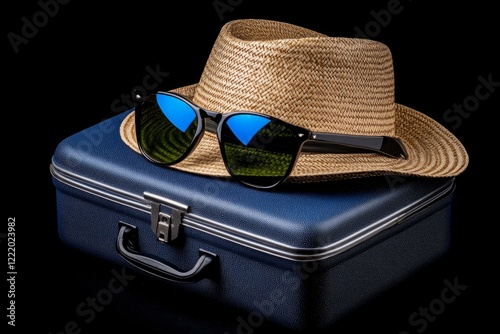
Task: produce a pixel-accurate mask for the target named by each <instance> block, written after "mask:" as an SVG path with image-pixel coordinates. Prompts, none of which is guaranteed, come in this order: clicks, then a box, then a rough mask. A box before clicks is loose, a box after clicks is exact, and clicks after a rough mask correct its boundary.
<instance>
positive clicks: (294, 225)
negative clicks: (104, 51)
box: [50, 112, 455, 332]
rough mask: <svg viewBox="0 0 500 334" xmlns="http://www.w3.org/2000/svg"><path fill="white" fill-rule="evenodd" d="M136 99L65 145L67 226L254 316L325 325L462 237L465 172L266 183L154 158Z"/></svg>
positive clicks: (84, 241) (245, 322) (62, 192)
mask: <svg viewBox="0 0 500 334" xmlns="http://www.w3.org/2000/svg"><path fill="white" fill-rule="evenodd" d="M127 113H128V112H124V113H122V114H119V115H116V116H114V117H112V118H110V119H108V120H105V121H103V122H101V123H98V124H96V125H94V126H91V127H89V128H87V129H85V130H83V131H81V132H78V133H75V134H74V135H72V136H70V137H68V138H66V139H65V140H63V141H62V142H61V143H60V144H59V145H58V146H57V148H56V150H55V152H54V155H53V158H52V162H51V165H50V171H51V174H52V180H53V182H54V185H55V188H56V203H57V219H58V232H59V236H60V238H61V240H62V241H63V242H64V243H65V244H66V245H67V246H68V247H71V248H73V249H77V250H79V251H81V252H84V253H87V254H90V255H93V256H96V257H98V258H101V259H104V260H105V261H109V262H110V263H113V264H116V265H120V266H123V267H124V268H128V269H129V270H133V271H134V272H137V273H143V274H144V275H147V276H152V277H155V278H157V279H158V280H161V281H164V289H172V290H178V289H181V290H182V291H186V293H194V294H196V295H200V296H204V297H206V298H208V299H214V300H217V301H219V302H221V303H224V304H226V305H228V306H230V307H232V308H235V309H240V310H242V312H244V313H242V314H244V315H243V316H241V319H240V320H241V323H239V324H238V326H240V327H241V326H244V328H243V327H241V328H240V329H242V330H243V329H244V330H245V331H247V332H248V331H249V330H253V329H254V328H256V327H258V326H259V325H260V324H262V322H263V321H270V322H272V323H275V324H277V325H279V326H283V327H284V328H289V329H292V330H304V329H305V330H308V329H318V328H325V327H327V326H330V325H332V324H333V323H335V322H336V321H338V320H339V319H341V318H343V317H345V316H346V315H347V314H349V313H351V312H352V311H353V310H355V309H357V308H359V307H360V306H361V305H363V304H365V303H367V302H368V301H370V300H373V299H374V298H376V297H377V296H379V295H380V294H381V293H382V292H384V291H387V290H388V289H390V288H391V287H394V286H395V285H396V284H398V283H399V282H401V281H403V280H404V279H405V278H407V277H409V276H410V275H412V274H414V273H416V272H417V271H419V270H421V269H422V268H423V267H425V266H427V265H428V264H430V263H433V262H434V261H436V260H437V259H439V258H441V257H442V256H443V255H444V254H446V253H447V252H448V251H449V249H450V236H451V233H450V232H451V231H450V227H451V204H452V197H453V191H454V186H455V179H454V178H416V177H401V176H390V175H389V176H380V177H369V178H360V179H353V180H342V181H331V182H324V183H320V184H307V185H306V184H288V185H284V186H283V187H281V188H280V189H278V190H273V191H263V190H256V189H251V188H248V187H245V186H243V185H241V184H239V183H237V182H234V181H232V180H226V179H217V178H210V177H204V176H199V175H194V174H190V173H185V172H181V171H178V170H175V169H170V168H163V167H159V166H155V165H153V164H151V163H149V162H148V161H146V159H144V158H143V157H141V156H140V155H138V154H136V153H135V152H133V151H132V150H130V149H129V148H127V147H126V145H125V144H124V143H123V142H122V141H121V140H120V135H119V127H120V124H121V122H122V120H123V119H124V117H125V116H126V115H127ZM162 285H163V283H162ZM164 302H165V303H169V301H168V300H165V301H164Z"/></svg>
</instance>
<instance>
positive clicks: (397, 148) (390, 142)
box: [302, 133, 408, 159]
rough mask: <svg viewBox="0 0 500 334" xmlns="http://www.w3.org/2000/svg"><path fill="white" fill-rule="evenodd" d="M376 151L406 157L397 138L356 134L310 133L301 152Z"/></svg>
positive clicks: (395, 156)
mask: <svg viewBox="0 0 500 334" xmlns="http://www.w3.org/2000/svg"><path fill="white" fill-rule="evenodd" d="M360 151H361V152H366V151H370V152H378V153H382V154H384V155H387V156H390V157H392V158H404V159H406V158H407V157H408V155H407V153H406V150H405V148H404V146H403V143H402V142H401V141H400V140H399V139H398V138H393V137H387V136H357V135H342V134H335V133H311V136H310V139H309V140H307V141H306V142H305V143H304V146H303V147H302V152H323V153H339V152H343V153H355V152H360Z"/></svg>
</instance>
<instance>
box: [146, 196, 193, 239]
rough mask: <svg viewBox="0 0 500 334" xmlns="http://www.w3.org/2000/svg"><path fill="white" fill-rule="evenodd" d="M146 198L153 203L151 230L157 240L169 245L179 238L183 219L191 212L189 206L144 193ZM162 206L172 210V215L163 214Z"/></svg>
mask: <svg viewBox="0 0 500 334" xmlns="http://www.w3.org/2000/svg"><path fill="white" fill-rule="evenodd" d="M143 195H144V198H145V199H147V200H149V201H151V229H152V230H153V233H154V234H155V235H156V238H157V239H158V240H160V241H162V242H165V243H169V242H171V241H173V240H175V239H176V238H177V237H178V236H179V230H180V227H181V224H182V218H183V216H184V214H185V213H187V212H189V205H185V204H182V203H179V202H176V201H172V200H170V199H168V198H164V197H161V196H158V195H155V194H152V193H149V192H144V194H143ZM161 206H166V207H168V208H170V214H168V213H165V212H161V210H160V208H161Z"/></svg>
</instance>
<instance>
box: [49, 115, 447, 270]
mask: <svg viewBox="0 0 500 334" xmlns="http://www.w3.org/2000/svg"><path fill="white" fill-rule="evenodd" d="M127 113H128V112H124V113H121V114H118V115H116V116H114V117H112V118H110V119H108V120H105V121H103V122H100V123H98V124H95V125H93V126H91V127H89V128H87V129H84V130H82V131H80V132H78V133H75V134H74V135H72V136H70V137H68V138H66V139H64V140H63V141H61V142H60V143H59V145H58V146H57V148H56V150H55V152H54V155H53V157H52V162H51V166H50V170H51V173H52V175H53V178H54V179H56V180H58V181H60V182H62V183H64V184H67V185H70V186H72V187H75V188H78V189H80V190H82V191H85V192H88V193H91V194H94V195H96V196H99V197H102V198H104V199H105V200H110V201H114V202H117V203H120V204H123V205H126V206H129V207H132V208H134V209H137V210H142V211H145V212H148V213H151V216H152V222H151V224H152V225H154V224H155V220H156V223H157V222H158V220H159V218H161V216H164V217H165V216H167V217H168V218H169V219H170V218H171V221H172V223H173V224H174V225H175V224H177V223H181V228H180V229H175V230H174V228H173V227H172V233H171V234H170V236H168V237H165V235H163V234H161V233H162V231H161V227H160V226H159V225H157V226H154V227H153V229H156V231H157V236H158V237H159V238H160V239H161V240H164V241H167V242H168V241H171V240H168V239H169V238H170V239H174V238H175V237H177V232H178V231H179V230H180V232H179V237H181V236H182V229H187V228H194V229H197V230H199V231H202V232H206V233H209V234H211V235H214V236H217V237H220V238H222V239H225V240H227V241H229V242H234V243H237V244H240V245H244V246H246V247H250V248H253V249H256V250H259V251H262V252H265V253H269V254H272V255H274V256H278V257H282V258H286V259H290V260H296V261H307V260H319V259H324V258H328V257H330V256H334V255H337V254H339V253H342V252H343V251H345V250H347V249H350V248H351V247H353V246H355V245H357V244H359V243H361V242H363V241H365V240H368V239H370V238H372V237H373V236H375V235H377V234H378V233H380V232H381V231H384V230H386V229H388V228H390V227H392V226H394V225H396V224H398V223H401V222H403V221H405V219H407V218H408V217H409V216H411V215H413V214H414V213H416V212H419V211H421V210H422V209H423V208H426V207H427V206H428V205H430V204H432V203H434V202H436V201H437V200H438V199H440V198H443V197H445V196H447V195H450V194H451V193H452V192H453V189H454V178H416V177H402V176H380V177H369V178H360V179H352V180H342V181H332V182H322V183H319V184H285V185H284V186H283V187H281V188H279V189H276V190H258V189H253V188H249V187H246V186H244V185H241V184H240V183H238V182H236V181H234V180H231V179H217V178H211V177H206V176H200V175H194V174H190V173H186V172H182V171H178V170H176V169H173V168H165V167H159V166H156V165H154V164H152V163H150V162H148V161H147V160H146V159H145V158H143V157H142V156H140V155H139V154H137V153H136V152H134V151H132V150H131V149H130V148H128V147H127V146H126V145H125V144H124V143H123V142H122V140H121V139H120V135H119V128H120V124H121V121H122V120H123V118H124V117H125V116H126V114H127ZM162 238H163V239H162Z"/></svg>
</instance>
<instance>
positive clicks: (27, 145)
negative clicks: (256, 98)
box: [1, 0, 500, 334]
mask: <svg viewBox="0 0 500 334" xmlns="http://www.w3.org/2000/svg"><path fill="white" fill-rule="evenodd" d="M61 2H63V1H61ZM483 2H484V3H482V2H481V1H474V2H471V3H463V2H453V5H449V4H446V5H438V4H437V3H436V2H430V1H416V0H414V1H411V0H401V1H400V2H399V6H397V7H396V8H397V10H398V12H397V13H393V14H390V15H389V16H384V15H382V13H383V12H381V11H383V10H386V9H387V8H388V6H389V7H390V6H391V5H390V4H394V3H396V2H395V1H389V0H385V1H364V2H359V1H358V2H356V1H352V2H349V3H347V2H346V3H341V4H340V3H338V2H320V1H317V0H309V1H295V2H294V1H281V2H278V1H276V2H273V3H276V5H270V2H269V1H251V0H220V1H217V3H219V4H221V3H222V4H226V6H227V7H225V9H219V12H218V11H217V10H216V9H215V7H214V3H216V2H215V1H212V0H208V1H204V2H203V3H202V2H200V3H194V2H193V1H173V2H153V1H141V2H131V3H127V2H116V3H114V4H108V3H103V2H97V1H70V2H68V3H64V4H60V5H59V7H58V8H57V11H56V8H55V7H51V10H52V11H53V12H52V14H53V15H52V16H53V17H48V16H47V20H45V21H44V20H43V15H40V13H39V12H40V11H41V10H42V6H41V5H40V3H39V2H37V1H32V0H31V1H24V2H23V5H17V6H12V5H11V4H9V5H8V6H7V7H4V9H3V15H2V16H3V19H2V21H3V22H4V35H3V36H4V39H3V41H4V42H3V46H4V48H3V52H2V54H3V55H5V56H4V57H2V58H3V61H2V62H3V65H4V71H3V73H5V74H6V75H2V78H3V80H4V85H3V87H4V96H3V102H4V103H3V110H2V116H3V121H2V125H3V126H2V129H3V131H2V136H3V140H2V143H3V144H2V151H3V152H2V153H3V154H2V156H3V158H2V165H3V166H4V168H3V171H4V180H5V185H4V187H3V193H4V197H3V200H2V203H3V205H2V208H3V210H2V211H3V215H4V218H3V219H4V223H3V224H2V233H6V231H7V221H8V217H15V219H16V269H17V272H18V274H17V276H16V299H15V300H16V327H15V328H13V327H12V326H7V328H8V329H9V330H14V331H15V330H18V331H20V330H26V329H28V328H33V329H35V332H37V333H60V332H63V331H64V330H65V326H66V324H68V323H69V322H71V321H75V322H76V323H77V326H78V327H77V330H79V331H80V333H101V332H102V333H111V332H113V333H114V332H119V331H122V332H138V331H140V332H141V333H224V332H227V333H236V332H237V326H238V322H237V321H236V319H237V317H238V316H240V315H243V313H241V312H240V313H238V311H236V310H231V309H228V308H225V307H224V306H221V305H217V304H216V303H215V302H209V301H205V300H202V299H200V298H197V297H195V296H189V295H187V296H186V295H182V294H180V293H179V292H178V291H175V290H167V291H164V290H165V288H164V287H162V285H159V284H157V282H155V281H152V280H149V279H148V278H142V277H141V278H139V277H138V278H136V279H134V280H133V282H131V283H130V285H129V286H128V287H127V289H125V290H124V291H123V293H120V294H117V295H115V296H114V299H113V301H112V302H111V303H110V304H109V305H107V306H106V307H105V308H104V309H103V310H102V312H98V313H97V314H96V317H95V319H94V320H93V321H91V322H90V323H89V324H87V323H85V322H84V321H82V318H81V317H79V316H78V315H77V314H76V307H77V305H79V304H80V303H82V302H84V301H85V300H86V298H87V297H93V296H96V294H97V293H98V291H99V290H101V289H103V288H105V287H106V286H107V283H108V282H109V280H110V279H111V278H112V274H111V270H112V269H113V268H114V267H113V266H112V265H110V264H107V263H103V262H101V261H100V260H99V259H94V258H90V257H89V256H87V255H85V254H81V253H79V252H78V251H75V250H73V249H69V248H67V247H65V246H64V245H62V244H61V243H60V241H59V239H58V236H57V221H56V202H55V189H54V187H53V184H52V181H51V176H50V173H49V164H50V158H51V156H52V154H53V152H54V149H55V147H56V145H57V144H58V143H59V142H60V141H61V140H62V139H64V138H66V137H67V136H69V135H71V134H73V133H75V132H77V131H80V130H83V129H85V128H86V127H88V126H90V125H93V124H95V123H97V122H100V121H102V120H104V119H106V118H109V117H111V116H113V115H115V114H116V112H118V111H123V110H125V109H123V108H124V105H125V104H124V103H123V98H122V96H126V95H129V94H130V91H131V89H132V88H133V87H134V86H138V85H139V86H140V85H142V81H143V78H144V76H145V75H146V74H147V70H146V67H147V66H150V67H151V68H155V67H156V66H158V67H159V68H160V69H161V71H164V72H168V73H169V74H168V76H165V77H164V78H162V81H161V82H159V84H158V87H157V88H158V89H171V88H175V87H179V86H182V85H187V84H191V83H194V82H196V81H197V80H198V79H199V76H200V74H201V71H202V70H203V67H204V63H205V61H206V59H207V57H208V54H209V52H210V49H211V46H212V44H213V41H214V40H215V38H216V36H217V34H218V32H219V30H220V28H221V27H222V26H223V24H224V23H226V22H228V21H230V20H233V19H238V18H265V19H272V20H278V21H285V22H289V23H293V24H297V25H301V26H304V27H307V28H310V29H313V30H316V31H319V32H322V33H324V34H327V35H330V36H344V37H354V36H355V34H356V32H355V28H356V27H357V28H358V29H360V30H361V31H364V32H365V33H367V34H368V37H370V38H372V39H374V40H378V41H381V42H383V43H385V44H387V45H388V46H389V47H390V49H391V51H392V54H393V60H394V69H395V80H396V102H398V103H401V104H404V105H407V106H410V107H412V108H415V109H417V110H419V111H421V112H423V113H425V114H427V115H429V116H431V117H433V118H434V119H436V120H437V121H439V122H440V123H441V124H443V125H444V126H446V127H447V128H448V129H449V130H450V131H451V132H452V133H453V134H454V135H455V136H457V138H458V139H459V140H460V141H462V143H463V144H464V145H465V147H466V148H467V150H468V152H469V155H470V165H469V167H468V169H467V170H466V171H465V172H464V173H463V174H462V175H460V176H459V177H458V178H457V188H456V191H455V198H454V203H453V221H452V224H453V240H454V241H453V247H452V250H451V252H450V254H449V255H448V256H446V257H445V258H444V259H442V260H441V261H439V262H437V263H436V264H434V265H431V266H430V267H428V268H425V269H424V270H422V271H421V272H419V273H418V274H416V275H415V276H413V277H411V278H409V279H408V280H406V281H404V282H402V283H401V284H400V285H399V286H397V287H396V288H394V289H393V290H391V291H389V292H388V293H386V294H384V295H382V296H380V297H379V298H377V299H376V300H374V301H373V302H371V303H369V304H367V305H365V306H363V307H362V308H360V309H359V310H357V311H355V312H354V313H353V314H351V315H350V316H348V317H346V318H345V319H343V320H341V321H340V322H338V323H337V324H336V325H334V326H333V327H332V328H328V329H326V330H325V331H324V333H353V332H356V333H357V332H367V331H376V332H384V333H395V334H398V333H400V332H403V331H407V332H409V333H417V332H418V331H417V330H422V332H424V333H429V334H430V333H454V332H456V331H458V330H462V329H463V328H465V327H466V326H469V327H470V328H472V329H474V332H486V331H487V328H491V329H493V330H495V329H496V328H498V322H497V320H496V318H495V315H496V314H498V308H497V305H498V293H497V291H498V275H497V274H496V273H495V272H494V268H495V267H496V266H497V265H498V259H497V257H496V255H497V254H498V249H497V247H496V245H497V243H498V242H497V238H498V234H497V232H496V231H497V230H498V229H497V225H498V218H497V216H496V215H494V214H495V212H496V211H497V208H496V202H497V199H498V195H497V194H498V182H497V175H496V174H495V173H496V167H495V166H496V162H495V160H494V158H495V155H496V154H497V150H495V146H496V145H494V144H496V140H497V139H496V137H495V136H494V135H495V134H496V132H495V128H496V127H497V125H498V116H497V114H498V112H499V109H498V101H499V95H500V87H499V82H500V71H499V67H498V65H497V61H498V59H500V57H499V56H500V55H499V52H498V51H497V47H498V43H499V35H498V33H499V25H498V18H497V14H496V13H497V11H496V9H494V8H493V5H490V3H491V2H486V1H483ZM42 3H44V2H43V0H42ZM52 3H53V1H52ZM327 3H328V5H326V4H327ZM385 13H387V12H385ZM377 16H378V17H379V22H377V19H376V17H377ZM23 17H26V19H27V21H29V22H32V23H33V22H34V20H39V21H36V22H38V25H39V27H38V31H36V33H35V32H34V31H31V34H32V36H30V37H29V38H27V39H26V40H24V42H23V43H21V44H19V45H18V46H17V47H18V50H17V51H18V52H15V48H14V47H13V45H12V43H11V41H9V34H10V36H13V35H12V34H17V35H18V36H21V35H22V34H23V31H22V29H23V25H25V22H26V21H23V19H22V18H23ZM382 19H383V20H384V21H380V20H382ZM25 33H26V31H25ZM480 77H482V78H484V79H486V80H487V79H488V78H490V80H491V81H494V82H495V83H496V86H492V87H490V88H491V89H492V90H493V91H491V92H490V95H489V96H488V97H487V98H484V99H482V100H479V99H475V96H476V95H477V90H476V89H477V88H478V86H479V85H481V80H480V79H479V78H480ZM480 92H481V93H483V94H485V93H486V92H487V90H485V88H482V89H481V90H480ZM474 101H475V102H478V103H477V104H473V102H474ZM464 103H472V104H470V105H469V107H468V108H469V109H470V111H469V112H468V113H467V114H463V115H464V116H460V117H458V118H455V119H454V121H451V120H446V119H445V118H444V115H445V114H446V112H447V110H448V109H450V108H453V106H454V104H457V105H458V104H464ZM120 108H121V109H120ZM449 115H453V116H455V117H457V115H458V114H449ZM465 116H467V117H465ZM458 121H460V122H458ZM5 167H6V168H5ZM1 242H2V250H3V251H2V253H3V254H4V255H2V256H1V257H2V258H3V259H4V261H5V262H7V254H6V253H7V250H6V248H7V247H6V245H7V240H6V238H5V234H3V237H2V239H1ZM117 269H119V268H117ZM6 272H7V270H6ZM445 280H448V281H450V282H453V281H454V280H456V281H457V282H458V283H459V284H460V285H462V286H466V288H465V290H463V291H462V292H461V294H460V295H459V296H458V297H457V299H456V300H455V301H454V302H453V303H450V304H447V305H446V308H445V310H444V311H443V312H442V314H439V315H438V316H437V317H436V318H435V319H433V320H432V321H428V323H427V324H428V326H427V327H426V328H423V327H420V326H413V325H412V324H410V323H409V320H408V318H409V316H410V315H411V314H412V313H414V312H418V310H419V308H420V307H428V306H429V304H430V303H432V302H433V301H434V300H435V299H440V298H441V292H442V290H443V289H444V288H445V286H446V285H445V283H444V281H445ZM4 286H5V290H4V291H3V292H2V293H1V295H3V296H4V298H6V294H7V290H8V287H7V285H4ZM3 300H4V301H5V300H6V299H3ZM6 307H7V301H6V302H4V304H2V309H3V310H4V311H3V312H4V313H5V314H7V313H8V311H7V310H6ZM209 310H214V311H215V314H214V315H212V314H210V313H208V311H209ZM2 319H3V320H2V321H3V322H5V323H6V322H7V321H8V318H6V317H5V316H2ZM278 330H279V328H278V327H276V326H274V325H273V324H267V323H266V324H264V325H263V326H260V327H258V328H255V329H253V332H254V333H267V332H274V333H275V332H277V331H278ZM9 332H10V331H9ZM16 332H17V331H16Z"/></svg>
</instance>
